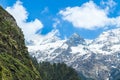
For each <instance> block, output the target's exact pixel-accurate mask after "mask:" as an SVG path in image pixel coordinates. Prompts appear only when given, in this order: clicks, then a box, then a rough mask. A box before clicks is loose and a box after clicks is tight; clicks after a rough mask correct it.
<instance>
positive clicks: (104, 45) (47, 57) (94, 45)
mask: <svg viewBox="0 0 120 80" xmlns="http://www.w3.org/2000/svg"><path fill="white" fill-rule="evenodd" d="M27 46H28V50H29V52H30V54H31V55H32V56H35V57H36V58H37V60H38V61H39V62H42V61H49V62H51V63H53V62H56V63H59V62H60V63H61V62H64V63H66V64H67V65H68V66H72V67H73V68H74V69H76V70H77V71H78V72H79V73H80V74H83V75H84V76H85V77H87V78H92V79H95V80H118V79H120V28H117V29H112V30H108V31H106V32H103V33H102V34H101V35H100V36H99V37H98V38H96V39H94V40H86V39H84V38H82V37H81V36H80V35H78V34H76V33H74V34H73V35H72V36H71V37H70V38H69V39H67V40H61V39H59V38H57V37H56V36H54V35H53V36H51V38H50V37H49V38H46V39H44V40H43V41H42V42H41V43H40V42H39V39H38V40H30V41H28V42H27Z"/></svg>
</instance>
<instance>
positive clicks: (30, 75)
mask: <svg viewBox="0 0 120 80" xmlns="http://www.w3.org/2000/svg"><path fill="white" fill-rule="evenodd" d="M0 80H41V77H40V76H39V73H38V72H37V71H36V69H35V67H34V66H33V64H32V61H31V59H30V58H29V54H28V51H27V48H26V46H25V43H24V36H23V34H22V31H21V30H20V29H19V27H18V26H17V24H16V21H15V20H14V18H13V17H12V16H11V15H10V14H9V13H7V12H6V11H5V10H4V9H3V8H2V7H0Z"/></svg>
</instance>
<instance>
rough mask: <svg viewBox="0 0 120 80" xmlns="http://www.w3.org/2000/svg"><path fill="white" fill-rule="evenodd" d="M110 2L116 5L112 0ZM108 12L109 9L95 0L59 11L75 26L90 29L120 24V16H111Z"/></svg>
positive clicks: (111, 4)
mask: <svg viewBox="0 0 120 80" xmlns="http://www.w3.org/2000/svg"><path fill="white" fill-rule="evenodd" d="M108 4H109V6H110V7H112V6H113V5H115V3H113V1H112V0H110V2H109V3H108ZM108 13H109V12H108V10H106V9H102V8H100V7H99V6H97V5H96V4H95V3H94V2H93V1H89V2H87V3H84V4H83V5H82V6H76V7H67V8H66V9H65V10H61V11H60V12H59V14H61V15H62V18H63V20H66V21H68V22H71V23H72V24H73V26H74V27H77V28H84V29H90V30H92V29H96V28H104V27H106V26H111V25H117V26H119V25H118V24H119V23H118V17H116V18H109V17H108Z"/></svg>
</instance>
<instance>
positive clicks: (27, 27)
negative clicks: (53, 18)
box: [6, 1, 43, 39]
mask: <svg viewBox="0 0 120 80" xmlns="http://www.w3.org/2000/svg"><path fill="white" fill-rule="evenodd" d="M6 10H7V11H8V12H9V13H10V14H11V15H13V17H14V18H15V19H16V21H17V24H18V26H19V27H20V28H21V29H22V31H23V33H24V35H25V38H26V39H29V38H31V37H32V35H33V36H34V35H35V34H36V32H37V31H38V30H39V29H41V28H42V27H43V24H42V22H41V21H40V20H38V19H35V20H34V21H30V22H27V19H28V12H27V11H26V9H25V8H24V7H23V5H22V2H20V1H17V2H16V3H15V4H14V5H13V6H12V7H7V8H6Z"/></svg>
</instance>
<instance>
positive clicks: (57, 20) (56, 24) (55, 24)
mask: <svg viewBox="0 0 120 80" xmlns="http://www.w3.org/2000/svg"><path fill="white" fill-rule="evenodd" d="M54 21H55V23H53V27H54V28H56V27H57V26H58V25H59V24H60V20H59V19H57V18H55V19H54Z"/></svg>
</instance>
